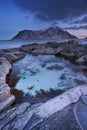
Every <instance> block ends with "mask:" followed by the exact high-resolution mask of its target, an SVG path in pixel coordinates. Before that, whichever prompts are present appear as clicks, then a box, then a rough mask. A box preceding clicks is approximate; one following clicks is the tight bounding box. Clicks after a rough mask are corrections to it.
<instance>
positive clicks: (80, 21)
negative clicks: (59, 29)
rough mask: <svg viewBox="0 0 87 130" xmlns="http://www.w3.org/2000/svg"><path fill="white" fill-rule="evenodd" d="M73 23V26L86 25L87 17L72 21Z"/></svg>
mask: <svg viewBox="0 0 87 130" xmlns="http://www.w3.org/2000/svg"><path fill="white" fill-rule="evenodd" d="M72 23H73V24H86V23H87V15H86V16H84V17H82V18H79V19H76V20H74V21H72Z"/></svg>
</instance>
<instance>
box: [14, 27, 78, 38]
mask: <svg viewBox="0 0 87 130" xmlns="http://www.w3.org/2000/svg"><path fill="white" fill-rule="evenodd" d="M18 39H24V40H40V39H42V40H60V39H77V37H76V36H74V35H71V34H70V33H68V32H67V31H64V30H62V29H61V28H59V27H57V26H53V27H49V28H48V29H45V30H37V31H32V30H23V31H20V32H19V33H18V34H17V35H16V36H14V37H13V38H12V40H18Z"/></svg>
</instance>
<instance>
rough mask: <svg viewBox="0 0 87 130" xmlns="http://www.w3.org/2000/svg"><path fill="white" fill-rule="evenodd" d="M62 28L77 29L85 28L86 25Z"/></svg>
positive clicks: (86, 27)
mask: <svg viewBox="0 0 87 130" xmlns="http://www.w3.org/2000/svg"><path fill="white" fill-rule="evenodd" d="M64 29H66V30H79V29H87V25H80V26H76V25H73V26H69V27H65V28H64Z"/></svg>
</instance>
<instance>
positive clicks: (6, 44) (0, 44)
mask: <svg viewBox="0 0 87 130" xmlns="http://www.w3.org/2000/svg"><path fill="white" fill-rule="evenodd" d="M64 41H69V39H67V40H13V41H10V40H0V49H7V48H14V47H20V46H22V45H27V44H33V43H41V44H43V43H47V42H57V43H63V42H64Z"/></svg>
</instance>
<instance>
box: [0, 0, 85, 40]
mask: <svg viewBox="0 0 87 130" xmlns="http://www.w3.org/2000/svg"><path fill="white" fill-rule="evenodd" d="M51 25H58V26H59V27H60V28H62V29H64V30H67V31H68V32H70V33H72V34H74V35H76V36H77V37H79V38H83V37H87V0H0V40H6V39H10V38H12V37H13V36H14V35H16V34H17V33H18V32H19V31H21V30H24V29H27V30H29V29H31V30H38V29H44V28H47V27H49V26H51Z"/></svg>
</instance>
